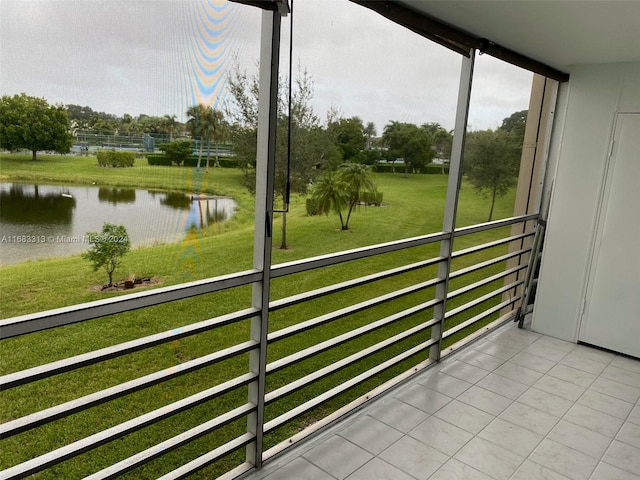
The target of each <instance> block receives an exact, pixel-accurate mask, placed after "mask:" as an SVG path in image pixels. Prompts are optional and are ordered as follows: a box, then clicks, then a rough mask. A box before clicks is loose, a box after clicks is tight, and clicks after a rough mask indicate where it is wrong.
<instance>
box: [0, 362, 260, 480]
mask: <svg viewBox="0 0 640 480" xmlns="http://www.w3.org/2000/svg"><path fill="white" fill-rule="evenodd" d="M256 378H257V375H256V374H254V373H246V374H244V375H241V376H239V377H236V378H234V379H232V380H229V381H227V382H224V383H221V384H220V385H216V386H215V387H212V388H209V389H207V390H204V391H202V392H199V393H196V394H194V395H191V396H189V397H187V398H183V399H181V400H178V401H177V402H174V403H171V404H169V405H165V406H164V407H160V408H158V409H156V410H153V411H151V412H149V413H146V414H144V415H141V416H139V417H136V418H133V419H131V420H128V421H126V422H123V423H121V424H119V425H116V426H114V427H111V428H108V429H106V430H102V431H100V432H98V433H94V434H93V435H90V436H89V437H85V438H83V439H81V440H78V441H76V442H73V443H70V444H69V445H65V446H64V447H60V448H57V449H56V450H52V451H50V452H48V453H45V454H43V455H40V456H39V457H36V458H33V459H31V460H28V461H26V462H23V463H20V464H19V465H16V466H14V467H11V468H8V469H6V470H3V472H2V474H3V475H4V477H3V480H13V479H18V478H24V477H27V476H29V475H32V474H34V473H37V472H40V471H42V470H44V469H45V468H49V467H51V466H53V465H57V464H58V463H61V462H63V461H65V460H67V459H69V458H73V457H75V456H77V455H80V454H82V453H85V452H88V451H89V450H93V449H94V448H97V447H99V446H101V445H104V444H106V443H109V442H111V441H112V440H115V439H117V438H122V437H124V436H125V435H127V434H129V433H131V432H135V431H136V430H140V429H142V428H144V427H146V426H148V425H151V424H153V423H157V422H159V421H160V420H164V419H165V418H168V417H171V416H173V415H176V414H178V413H180V412H183V411H184V410H188V409H189V408H193V407H195V406H197V405H200V404H202V403H204V402H207V401H209V400H211V399H213V398H216V397H219V396H220V395H223V394H225V393H227V392H230V391H232V390H235V389H236V388H238V387H240V386H243V385H247V384H249V383H251V382H252V381H254V380H255V379H256Z"/></svg>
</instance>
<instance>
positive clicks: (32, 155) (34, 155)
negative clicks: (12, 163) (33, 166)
mask: <svg viewBox="0 0 640 480" xmlns="http://www.w3.org/2000/svg"><path fill="white" fill-rule="evenodd" d="M37 152H38V151H37V150H31V160H33V161H34V162H35V161H36V153H37Z"/></svg>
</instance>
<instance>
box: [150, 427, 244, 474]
mask: <svg viewBox="0 0 640 480" xmlns="http://www.w3.org/2000/svg"><path fill="white" fill-rule="evenodd" d="M254 440H255V435H253V434H251V433H245V434H244V435H240V436H239V437H237V438H234V439H233V440H231V441H230V442H227V443H225V444H224V445H222V446H220V447H218V448H216V449H214V450H211V451H210V452H208V453H205V454H204V455H201V456H199V457H198V458H196V459H195V460H191V461H190V462H189V463H185V464H184V465H182V466H181V467H180V468H176V469H175V470H173V471H172V472H169V473H167V474H166V475H163V476H162V477H160V478H158V480H179V479H181V478H186V477H188V476H189V475H192V474H193V473H194V472H197V471H198V470H202V469H203V468H205V467H207V466H209V465H211V464H212V463H213V462H215V461H216V460H218V459H220V458H222V457H224V456H225V455H228V454H230V453H231V452H234V451H236V450H238V449H239V448H242V447H245V446H247V445H249V444H250V443H251V442H253V441H254Z"/></svg>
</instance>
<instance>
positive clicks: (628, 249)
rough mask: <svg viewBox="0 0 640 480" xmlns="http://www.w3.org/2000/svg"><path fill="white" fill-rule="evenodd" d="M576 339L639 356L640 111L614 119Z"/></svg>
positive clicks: (620, 115) (619, 115)
mask: <svg viewBox="0 0 640 480" xmlns="http://www.w3.org/2000/svg"><path fill="white" fill-rule="evenodd" d="M579 340H580V341H583V342H586V343H590V344H592V345H598V346H601V347H605V348H608V349H610V350H614V351H616V352H620V353H625V354H627V355H633V356H634V357H640V113H637V114H629V113H627V114H622V113H621V114H618V116H617V119H616V125H615V133H614V144H613V149H612V155H611V157H610V159H609V162H608V168H607V173H606V179H605V187H604V190H603V195H602V202H601V206H600V216H599V221H598V226H597V233H596V241H595V246H594V253H593V259H592V262H591V269H590V275H589V283H588V287H587V298H586V308H585V312H584V316H583V318H582V322H581V325H580V334H579Z"/></svg>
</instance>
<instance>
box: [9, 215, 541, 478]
mask: <svg viewBox="0 0 640 480" xmlns="http://www.w3.org/2000/svg"><path fill="white" fill-rule="evenodd" d="M536 219H537V215H528V216H522V217H514V218H509V219H505V220H499V221H495V222H490V223H486V224H481V225H474V226H471V227H465V228H460V229H456V230H455V232H454V234H453V238H454V240H455V243H458V242H459V243H461V244H463V245H464V248H461V249H458V250H454V251H453V253H452V254H451V257H450V258H447V257H442V256H440V255H439V254H438V252H439V251H440V250H439V246H440V243H441V242H442V241H444V240H447V239H450V234H445V233H434V234H430V235H424V236H420V237H415V238H410V239H405V240H399V241H394V242H389V243H384V244H379V245H373V246H369V247H365V248H359V249H355V250H350V251H345V252H340V253H335V254H328V255H323V256H319V257H314V258H308V259H304V260H300V261H295V262H289V263H283V264H279V265H274V266H273V267H272V268H271V270H270V272H269V278H270V282H271V284H272V285H270V287H271V292H272V296H276V294H275V293H274V292H275V291H277V292H278V293H282V295H281V296H280V297H279V298H277V299H274V300H271V301H270V303H269V318H270V320H269V325H270V326H269V331H268V332H266V335H259V334H257V333H256V332H254V331H251V332H250V329H251V319H252V318H254V317H256V316H259V315H261V314H262V312H261V311H260V309H257V308H253V307H251V306H250V303H251V302H250V298H251V295H250V294H247V295H246V298H247V303H246V305H245V306H244V308H243V305H241V304H234V305H232V306H231V307H229V311H228V312H225V313H222V314H216V316H214V317H213V318H205V319H201V320H199V321H195V322H191V323H185V324H184V325H182V326H180V327H178V328H172V329H169V330H166V331H158V332H157V333H153V334H150V335H146V336H141V337H140V338H134V339H132V340H129V341H126V342H123V343H118V344H115V345H111V346H108V347H103V348H97V349H93V350H91V347H90V345H88V346H87V347H86V348H87V349H88V350H91V351H87V352H86V353H82V354H78V355H73V356H69V357H68V358H61V359H57V360H55V361H50V362H46V363H44V364H42V365H38V366H34V367H31V368H26V369H23V370H20V371H16V372H14V373H9V374H6V375H4V376H2V377H0V389H2V392H3V393H2V396H3V400H2V402H3V405H4V407H3V410H5V412H6V413H5V414H3V417H4V418H5V419H6V421H5V422H4V423H3V424H2V425H0V435H1V437H2V448H3V449H5V448H6V449H16V452H15V453H16V454H15V458H16V459H17V462H18V463H15V464H11V465H3V468H5V470H2V471H1V472H0V478H3V479H16V478H24V477H26V476H29V475H32V474H34V473H37V472H43V478H55V477H56V476H57V478H61V477H60V475H62V477H64V478H72V477H73V476H86V475H88V478H90V479H106V478H114V477H118V476H121V475H127V474H129V475H132V476H131V477H130V478H155V477H158V476H161V478H163V479H175V478H184V477H187V476H190V475H192V474H194V473H196V472H199V471H202V470H203V469H205V468H206V469H208V470H207V473H206V477H207V478H211V477H212V476H214V475H216V476H217V475H222V474H225V472H227V473H226V476H227V477H229V478H232V477H234V476H237V475H240V474H242V473H243V472H246V471H249V470H251V469H252V468H255V466H256V465H258V466H259V465H260V464H261V463H262V462H263V461H266V460H268V459H269V458H271V457H273V456H274V455H276V454H277V453H279V452H280V451H282V450H283V449H285V448H287V447H288V446H290V445H292V444H293V443H295V442H296V441H297V440H299V439H301V438H304V437H305V436H307V435H309V434H310V433H312V432H314V431H316V430H317V429H318V428H320V427H321V426H324V425H326V424H327V423H328V422H330V421H332V420H334V419H336V418H338V417H339V416H341V415H343V414H345V413H346V412H348V411H349V410H351V409H353V408H355V407H357V406H358V405H360V404H362V403H363V402H365V401H367V400H368V399H370V398H372V397H374V396H376V395H378V394H380V393H382V392H383V391H385V390H387V389H389V388H391V387H392V386H394V385H395V384H397V383H399V382H400V381H402V380H403V379H406V378H407V377H408V376H409V375H411V374H413V373H415V372H417V371H419V370H422V369H424V368H427V367H428V366H429V365H432V364H434V363H436V362H437V361H438V359H439V358H440V356H441V355H446V354H447V353H450V352H451V351H453V350H455V348H456V346H457V345H460V344H461V343H464V342H465V341H468V339H470V338H474V337H476V336H478V335H479V332H484V331H486V330H487V329H489V328H491V326H492V325H493V326H497V325H498V324H500V323H502V322H504V321H507V320H508V319H509V314H505V313H504V312H505V309H508V308H509V307H511V306H513V305H514V304H515V303H516V302H518V300H519V299H520V294H519V292H518V287H519V286H521V285H522V283H523V281H524V280H523V279H524V278H525V276H524V272H522V270H523V269H525V268H526V266H527V256H528V253H529V251H530V249H529V248H528V247H526V245H527V242H526V241H523V240H525V239H528V238H529V237H530V236H532V235H533V233H532V232H531V233H522V234H517V235H513V234H512V233H510V232H511V231H512V229H511V227H512V226H514V225H522V226H524V225H527V222H530V221H531V220H536ZM530 223H531V222H530ZM522 231H524V228H522ZM476 236H479V237H481V238H480V241H479V242H478V240H477V239H476V238H475V237H476ZM487 240H488V241H487ZM515 245H518V247H514V246H515ZM509 247H511V248H509ZM389 258H390V259H391V260H385V259H389ZM510 259H520V261H519V262H516V266H511V265H513V264H514V262H513V261H512V262H511V263H510V264H509V265H510V266H509V267H507V261H508V260H510ZM356 262H369V263H368V264H367V269H368V270H367V269H360V268H359V269H358V271H362V270H367V271H371V272H372V273H369V274H367V275H364V276H358V277H355V278H354V277H352V276H350V275H349V273H350V272H349V269H348V267H349V265H353V264H354V263H356ZM443 262H449V263H450V265H451V269H450V274H448V278H441V277H439V276H438V272H439V271H440V270H439V269H438V266H439V265H440V264H442V263H443ZM378 265H384V266H383V267H382V268H376V267H377V266H378ZM389 267H390V268H389ZM312 275H313V281H312V282H310V283H309V284H310V285H312V288H304V285H305V284H306V283H307V282H306V281H303V280H304V279H307V278H309V277H310V276H312ZM505 279H506V280H505ZM281 281H284V282H285V283H284V284H283V285H279V283H278V282H281ZM262 282H263V274H262V272H260V271H257V270H255V271H254V270H252V271H245V272H239V273H236V274H232V275H225V276H220V277H215V278H210V279H206V280H202V281H198V282H191V283H186V284H181V285H176V286H170V287H164V288H159V289H156V290H152V291H147V292H143V293H136V294H132V295H125V296H120V297H116V298H111V299H108V300H102V301H97V302H91V303H85V304H81V305H73V306H70V307H65V308H59V309H55V310H50V311H46V312H40V313H34V314H30V315H24V316H21V317H15V318H11V319H6V320H2V321H0V337H1V338H2V340H1V342H2V343H0V347H1V348H2V349H3V352H4V353H3V354H7V355H10V354H11V352H10V349H11V348H12V346H13V345H14V344H13V343H12V342H14V341H15V340H16V338H14V337H18V338H21V337H22V339H26V340H28V339H29V338H30V336H33V335H39V336H38V337H37V338H38V341H42V339H43V338H46V337H43V333H42V331H44V330H50V329H54V330H55V329H65V328H69V326H70V325H71V324H75V323H78V322H89V323H90V322H100V321H101V320H100V319H101V318H103V317H115V318H119V316H120V315H123V314H127V313H130V312H134V311H140V309H146V310H144V311H149V312H151V314H150V315H151V317H153V316H154V315H158V316H161V315H162V312H161V311H157V312H156V311H155V310H153V309H154V308H158V307H159V306H162V305H163V304H166V303H169V302H184V301H187V302H205V305H206V304H207V302H211V303H210V304H211V305H214V304H215V305H216V311H220V309H221V308H223V306H222V304H223V303H224V302H222V301H218V300H217V299H218V297H217V296H216V295H219V294H221V293H224V292H228V291H233V290H239V291H247V288H249V287H250V288H251V289H259V288H262V287H263V286H262ZM286 282H288V283H286ZM443 285H444V286H445V287H446V288H445V289H444V290H443V289H442V288H438V287H442V286H443ZM242 289H244V290H242ZM442 291H444V292H445V295H444V296H443V297H441V298H438V295H439V293H440V292H442ZM192 305H194V304H193V303H189V304H187V305H186V306H185V309H186V310H188V309H189V308H190V307H189V306H192ZM436 307H440V308H436ZM442 313H444V314H443V315H442ZM145 318H146V317H145ZM89 323H83V324H82V325H76V327H80V326H86V325H89ZM254 325H255V323H254ZM77 331H78V328H76V329H75V330H74V332H77ZM39 332H40V333H39ZM218 333H219V335H218V336H216V337H215V339H214V340H212V338H214V337H210V336H207V335H212V334H218ZM198 338H202V339H203V340H202V344H204V345H205V346H206V349H205V350H206V353H204V354H200V355H198V356H195V357H194V358H185V359H183V360H181V361H179V362H176V361H175V358H173V360H174V361H173V364H172V365H169V366H167V367H164V368H157V367H156V366H155V365H145V368H147V369H148V370H145V372H143V373H144V374H142V375H140V372H137V371H133V372H129V375H130V376H131V377H132V378H129V379H127V380H125V381H121V382H118V383H117V384H115V385H110V384H109V383H108V381H109V380H108V379H109V378H110V372H111V370H110V368H112V362H114V361H119V362H124V365H126V364H127V362H128V360H127V359H134V357H135V355H137V354H139V353H140V352H143V351H148V350H151V349H161V348H166V347H167V346H170V345H174V344H175V342H176V341H179V340H180V341H186V340H188V339H192V340H193V339H196V340H197V339H198ZM255 338H265V339H266V340H265V341H264V342H262V343H261V342H259V341H256V340H252V339H255ZM91 343H92V342H91V341H89V344H91ZM33 348H37V344H34V345H33ZM200 348H202V345H200ZM258 352H266V353H265V354H264V355H256V354H257V353H258ZM251 355H253V356H254V357H255V358H262V359H264V360H262V362H263V364H262V365H260V366H259V368H258V371H256V370H255V368H250V365H252V363H251V362H250V361H249V360H250V359H249V357H250V356H251ZM135 364H136V363H135V362H134V361H133V360H131V365H135ZM83 372H87V373H86V375H87V377H83V375H85V374H84V373H83ZM260 372H263V373H260ZM67 375H75V376H74V377H73V378H72V380H70V381H68V382H67V381H65V376H67ZM96 375H103V376H104V378H105V382H104V388H100V389H98V390H96V391H92V392H89V393H87V392H85V391H84V389H82V388H80V387H76V388H80V390H81V392H82V393H80V394H78V395H76V394H75V390H74V389H72V388H70V387H69V386H68V385H70V384H71V385H77V384H78V383H80V384H81V383H83V382H82V379H83V378H88V376H92V377H95V376H96ZM195 375H197V377H194V376H195ZM261 375H264V378H265V381H266V388H265V390H264V391H265V392H266V393H265V395H264V396H262V397H260V396H256V391H258V390H257V387H256V386H257V382H258V381H260V376H261ZM192 378H193V379H192ZM41 382H47V385H48V386H49V388H53V389H55V390H59V394H60V395H61V397H60V398H65V399H66V400H65V401H62V402H60V403H57V404H55V405H48V404H47V401H45V400H43V398H41V396H40V395H38V394H34V392H38V391H39V390H30V388H31V387H34V386H35V387H37V386H38V384H39V383H41ZM58 385H59V387H58ZM194 390H195V391H194ZM144 392H151V393H149V395H148V396H147V397H139V396H137V395H138V394H140V393H144ZM144 398H146V399H147V400H144ZM256 398H257V403H256V401H253V399H256ZM141 399H142V400H141ZM145 402H150V404H152V405H153V407H148V405H147V404H146V403H145ZM260 403H262V405H260ZM92 409H102V410H101V412H103V413H102V414H101V418H104V419H105V420H104V426H102V424H100V426H94V425H86V424H85V423H84V422H86V421H87V417H86V416H83V414H85V413H87V411H90V410H92ZM259 410H262V411H263V412H264V421H263V423H262V424H261V425H258V424H257V423H256V422H257V421H258V418H259V415H257V412H258V411H259ZM14 411H17V412H29V413H25V414H22V413H21V414H19V415H17V418H15V416H16V415H15V414H13V413H11V412H14ZM131 412H137V413H136V414H133V413H131ZM189 412H191V413H189ZM185 415H187V416H185ZM74 419H77V420H74ZM169 420H171V422H172V423H169V424H167V423H166V422H167V421H169ZM42 432H44V433H42ZM136 432H137V433H138V436H136V437H133V440H131V441H128V440H127V439H129V438H131V435H132V434H135V433H136ZM39 438H54V440H51V442H50V443H47V445H52V446H50V447H46V446H45V447H41V449H42V448H44V450H45V451H41V452H39V453H37V454H36V455H35V456H32V457H29V458H25V457H26V456H27V454H26V453H24V452H23V451H21V450H26V448H27V447H26V446H30V448H32V450H30V451H38V446H37V445H36V446H35V447H34V446H33V444H34V443H36V444H37V443H39V441H38V439H39ZM56 445H57V446H56ZM123 445H124V446H123ZM104 448H109V449H112V450H113V451H114V452H116V453H117V455H115V457H117V458H118V460H116V461H115V462H111V463H112V464H110V465H104V460H103V457H104V456H101V455H93V456H92V452H93V453H95V451H97V450H98V449H104ZM243 449H244V450H245V452H244V453H243V452H242V450H243ZM5 451H9V450H5ZM176 452H177V453H180V455H175V453H176ZM172 454H173V455H172ZM68 462H72V463H73V462H76V463H75V464H74V465H76V467H73V466H72V467H69V468H70V470H68V471H69V472H76V473H60V472H67V470H65V468H67V467H65V465H69V463H68ZM78 465H79V466H78ZM150 467H152V468H150ZM202 475H205V473H202ZM196 477H197V475H196Z"/></svg>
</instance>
